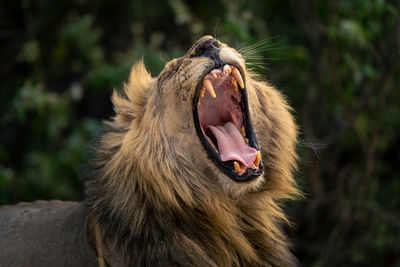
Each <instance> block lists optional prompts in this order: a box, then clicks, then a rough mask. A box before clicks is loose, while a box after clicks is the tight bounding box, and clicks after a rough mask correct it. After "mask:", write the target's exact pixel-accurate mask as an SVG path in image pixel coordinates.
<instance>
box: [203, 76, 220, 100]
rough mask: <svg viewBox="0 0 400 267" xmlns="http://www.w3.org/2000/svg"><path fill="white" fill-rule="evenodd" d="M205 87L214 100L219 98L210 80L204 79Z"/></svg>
mask: <svg viewBox="0 0 400 267" xmlns="http://www.w3.org/2000/svg"><path fill="white" fill-rule="evenodd" d="M203 86H204V88H205V89H206V90H207V91H208V93H209V94H210V95H211V96H212V97H213V98H216V97H217V95H216V94H215V92H214V88H213V86H212V83H211V80H210V79H204V81H203Z"/></svg>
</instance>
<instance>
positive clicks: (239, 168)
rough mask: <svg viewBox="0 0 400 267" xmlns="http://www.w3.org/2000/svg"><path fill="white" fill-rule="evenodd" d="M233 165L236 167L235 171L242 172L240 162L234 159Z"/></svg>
mask: <svg viewBox="0 0 400 267" xmlns="http://www.w3.org/2000/svg"><path fill="white" fill-rule="evenodd" d="M233 167H234V168H235V172H236V173H237V174H239V173H241V172H242V168H241V167H240V165H239V163H238V162H237V161H234V162H233Z"/></svg>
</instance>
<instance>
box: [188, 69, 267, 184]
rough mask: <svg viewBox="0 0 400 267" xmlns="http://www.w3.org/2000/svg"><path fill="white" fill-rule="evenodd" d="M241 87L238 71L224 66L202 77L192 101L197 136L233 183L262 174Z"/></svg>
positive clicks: (244, 94) (242, 84)
mask: <svg viewBox="0 0 400 267" xmlns="http://www.w3.org/2000/svg"><path fill="white" fill-rule="evenodd" d="M244 85H245V83H244V81H243V78H242V75H241V74H240V71H239V69H238V68H237V67H236V66H233V65H228V64H225V65H224V66H223V67H220V68H216V69H212V70H211V71H210V72H209V73H207V74H206V75H205V77H204V78H203V80H202V82H201V83H200V84H199V86H198V89H197V92H196V94H195V97H194V99H193V100H194V101H193V107H194V108H193V110H194V119H195V126H196V131H197V135H198V136H199V137H200V140H201V142H202V144H203V146H204V148H205V149H206V151H207V154H208V156H209V157H210V158H211V160H212V161H213V162H214V164H215V165H216V166H217V167H218V168H219V169H220V170H221V171H223V172H224V173H225V174H226V175H227V176H228V177H230V178H231V179H232V180H234V181H236V182H247V181H250V180H253V179H255V178H257V177H258V176H260V175H261V174H262V172H263V165H262V162H261V153H260V151H259V148H258V144H257V140H256V136H255V134H254V130H253V127H252V124H251V120H250V115H249V107H248V101H247V93H246V88H245V86H244Z"/></svg>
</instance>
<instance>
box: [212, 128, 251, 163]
mask: <svg viewBox="0 0 400 267" xmlns="http://www.w3.org/2000/svg"><path fill="white" fill-rule="evenodd" d="M209 128H210V129H211V131H212V132H213V134H214V136H215V138H217V142H218V150H219V155H220V156H221V160H222V161H224V162H225V161H229V160H236V161H238V162H240V163H241V164H242V165H244V166H250V165H251V164H252V163H253V162H254V160H255V159H256V154H257V150H256V149H254V148H252V147H250V146H248V145H246V143H245V142H244V139H243V137H242V135H241V133H240V132H239V130H238V128H237V127H236V126H235V125H234V124H233V123H232V122H227V123H226V124H225V125H224V126H212V125H210V126H209Z"/></svg>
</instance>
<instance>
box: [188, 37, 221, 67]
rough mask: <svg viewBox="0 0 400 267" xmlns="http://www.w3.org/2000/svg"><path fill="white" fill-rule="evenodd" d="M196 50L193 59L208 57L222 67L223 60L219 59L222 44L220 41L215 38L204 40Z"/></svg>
mask: <svg viewBox="0 0 400 267" xmlns="http://www.w3.org/2000/svg"><path fill="white" fill-rule="evenodd" d="M202 39H204V40H200V41H199V42H198V44H197V46H196V47H195V49H194V54H193V55H192V57H208V58H210V59H212V60H214V62H215V63H216V65H217V66H219V67H220V66H222V62H221V59H220V58H219V52H220V50H221V44H220V42H219V41H218V40H216V39H214V38H213V37H211V36H210V37H209V38H202Z"/></svg>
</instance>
